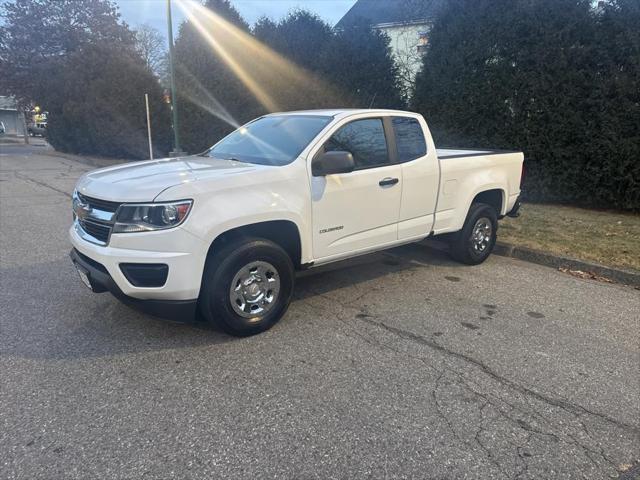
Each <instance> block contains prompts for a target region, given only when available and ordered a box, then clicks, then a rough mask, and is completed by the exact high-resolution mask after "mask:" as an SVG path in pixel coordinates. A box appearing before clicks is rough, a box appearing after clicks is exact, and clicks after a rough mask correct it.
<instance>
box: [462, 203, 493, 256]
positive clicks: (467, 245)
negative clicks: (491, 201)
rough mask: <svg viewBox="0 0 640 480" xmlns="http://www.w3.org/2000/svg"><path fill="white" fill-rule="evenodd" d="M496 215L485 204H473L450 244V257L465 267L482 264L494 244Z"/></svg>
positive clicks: (491, 208)
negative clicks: (465, 265) (464, 264)
mask: <svg viewBox="0 0 640 480" xmlns="http://www.w3.org/2000/svg"><path fill="white" fill-rule="evenodd" d="M497 232H498V215H497V213H496V211H495V209H494V208H493V207H491V206H490V205H487V204H485V203H474V204H473V205H471V208H470V209H469V213H468V214H467V219H466V220H465V222H464V226H463V227H462V230H460V232H458V234H457V235H456V236H455V237H454V239H453V240H452V242H451V256H452V257H453V258H454V259H456V260H457V261H459V262H461V263H466V264H467V265H478V264H479V263H482V262H484V261H485V260H486V259H487V258H488V257H489V255H491V252H492V251H493V247H494V246H495V244H496V238H497Z"/></svg>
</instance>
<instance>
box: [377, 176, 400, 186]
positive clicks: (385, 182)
mask: <svg viewBox="0 0 640 480" xmlns="http://www.w3.org/2000/svg"><path fill="white" fill-rule="evenodd" d="M399 181H400V180H398V179H397V178H391V177H386V178H383V179H382V180H380V181H379V182H378V185H380V186H381V187H386V186H387V185H395V184H396V183H398V182H399Z"/></svg>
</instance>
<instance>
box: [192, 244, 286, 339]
mask: <svg viewBox="0 0 640 480" xmlns="http://www.w3.org/2000/svg"><path fill="white" fill-rule="evenodd" d="M293 283H294V270H293V263H292V262H291V258H290V257H289V255H288V254H287V253H286V252H285V251H284V250H283V249H282V248H281V247H280V246H279V245H277V244H275V243H273V242H271V241H269V240H266V239H259V238H253V239H245V240H239V241H238V243H235V244H231V245H226V246H225V247H223V248H221V249H220V251H218V252H213V255H212V256H210V257H209V259H207V264H206V266H205V272H204V275H203V279H202V288H201V296H200V309H201V311H202V314H203V316H204V317H205V318H206V319H207V320H208V321H209V322H210V323H212V324H214V325H215V326H217V327H219V328H221V329H222V330H224V331H225V332H227V333H229V334H231V335H236V336H248V335H254V334H256V333H260V332H264V331H265V330H268V329H269V328H271V327H272V326H273V325H275V324H276V323H277V322H278V320H280V319H281V318H282V316H283V315H284V313H285V312H286V310H287V307H288V306H289V302H290V301H291V294H292V293H293Z"/></svg>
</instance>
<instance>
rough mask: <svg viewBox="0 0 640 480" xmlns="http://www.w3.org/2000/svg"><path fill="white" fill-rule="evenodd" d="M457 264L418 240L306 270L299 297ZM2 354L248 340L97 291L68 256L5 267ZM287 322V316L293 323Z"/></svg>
mask: <svg viewBox="0 0 640 480" xmlns="http://www.w3.org/2000/svg"><path fill="white" fill-rule="evenodd" d="M438 266H446V267H452V266H458V264H456V263H455V262H453V261H452V260H450V259H449V258H448V256H447V255H446V253H442V252H438V251H435V250H431V249H429V248H426V247H425V246H423V245H420V244H415V245H408V246H404V247H399V248H396V249H394V250H390V251H388V252H381V253H373V254H369V255H365V256H362V257H358V258H355V259H351V260H348V261H344V262H338V263H335V264H332V265H330V266H326V267H319V268H318V269H314V270H313V271H309V272H303V273H301V274H300V278H298V280H297V285H296V289H295V291H294V298H293V302H294V303H295V302H299V301H304V300H305V299H306V298H308V297H312V296H314V295H322V294H324V293H329V292H331V291H333V290H339V289H342V288H344V287H348V286H353V285H357V284H359V283H364V282H367V281H370V280H374V279H377V278H380V277H385V276H387V275H392V274H395V273H399V272H407V271H410V270H412V269H416V268H426V267H433V268H435V267H438ZM0 275H1V276H2V277H3V282H2V283H3V288H2V296H3V297H4V300H3V305H4V307H3V311H2V316H1V320H0V327H1V330H2V340H1V341H0V354H1V355H11V356H19V357H24V358H35V359H70V358H86V357H101V356H115V355H119V354H124V353H132V352H133V353H136V352H148V351H156V350H173V349H183V348H196V347H199V346H211V345H216V344H223V343H227V342H234V341H241V340H239V339H236V338H234V337H230V336H228V335H226V334H224V333H222V332H219V331H216V330H214V329H213V328H211V327H209V326H208V325H207V324H206V323H203V322H202V320H201V319H194V320H187V321H185V322H184V323H180V322H172V321H168V320H164V319H159V318H156V317H153V316H150V315H146V314H144V313H142V312H139V311H138V310H135V309H132V308H130V307H128V306H126V305H124V304H122V303H121V302H119V301H118V300H117V299H116V298H114V297H113V296H112V295H110V294H108V293H103V294H93V293H91V292H89V291H88V290H86V289H85V287H84V286H83V285H82V284H81V283H80V281H79V280H78V279H77V278H76V272H75V271H74V269H73V266H72V265H71V262H69V260H68V259H67V258H63V259H61V260H58V261H55V262H50V263H43V264H37V265H32V266H28V267H21V268H9V269H4V270H2V272H0ZM284 320H285V321H284V322H282V323H284V324H285V325H284V326H285V328H287V327H286V323H287V322H286V317H285V319H284Z"/></svg>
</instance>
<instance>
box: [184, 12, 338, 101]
mask: <svg viewBox="0 0 640 480" xmlns="http://www.w3.org/2000/svg"><path fill="white" fill-rule="evenodd" d="M176 3H177V5H178V7H179V8H180V9H181V10H182V11H183V12H184V14H185V16H186V18H187V20H188V21H189V23H190V24H191V25H193V27H194V28H195V29H196V31H198V33H199V34H200V35H201V36H202V37H203V38H204V39H205V41H206V42H207V43H208V44H209V46H210V47H211V49H212V50H213V52H214V53H215V54H216V55H217V56H218V57H219V58H220V59H221V60H222V61H223V62H224V63H225V64H226V65H227V66H228V67H229V68H230V69H231V71H232V72H233V73H234V74H235V75H236V76H237V77H238V79H239V80H240V81H241V82H242V83H243V84H244V86H245V87H246V88H247V89H248V90H249V91H250V92H251V94H252V95H254V96H255V98H256V99H257V100H258V102H260V104H261V105H262V106H263V107H264V108H265V109H266V110H267V111H268V112H276V111H278V110H280V107H279V105H290V102H289V101H288V100H290V99H288V98H278V96H279V95H283V94H284V95H286V93H284V92H285V91H289V92H291V91H297V92H307V96H313V97H314V98H316V99H322V100H323V101H326V100H327V99H329V100H332V101H334V103H336V104H339V103H340V98H341V95H340V94H339V93H338V92H337V91H336V89H335V88H333V87H332V86H331V85H329V84H327V83H326V82H324V81H323V80H321V79H320V78H318V77H317V76H315V75H314V74H312V73H311V72H308V71H306V70H305V69H303V68H301V67H299V66H298V65H296V64H294V63H293V62H291V61H290V60H288V59H286V58H284V57H283V56H282V55H280V54H278V53H277V52H275V51H274V50H272V49H271V48H269V47H268V46H266V45H264V44H263V43H261V42H260V41H258V40H257V39H256V38H254V37H253V36H252V35H250V34H248V33H246V32H244V31H243V30H241V29H240V28H238V27H236V26H235V25H233V24H231V23H230V22H228V21H227V20H225V19H223V18H222V17H220V16H219V15H218V14H216V13H215V12H213V11H211V10H209V9H207V8H206V7H204V6H203V5H201V4H199V3H198V2H196V1H194V0H177V2H176ZM283 86H286V87H287V88H286V89H283V88H282V87H283Z"/></svg>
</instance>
